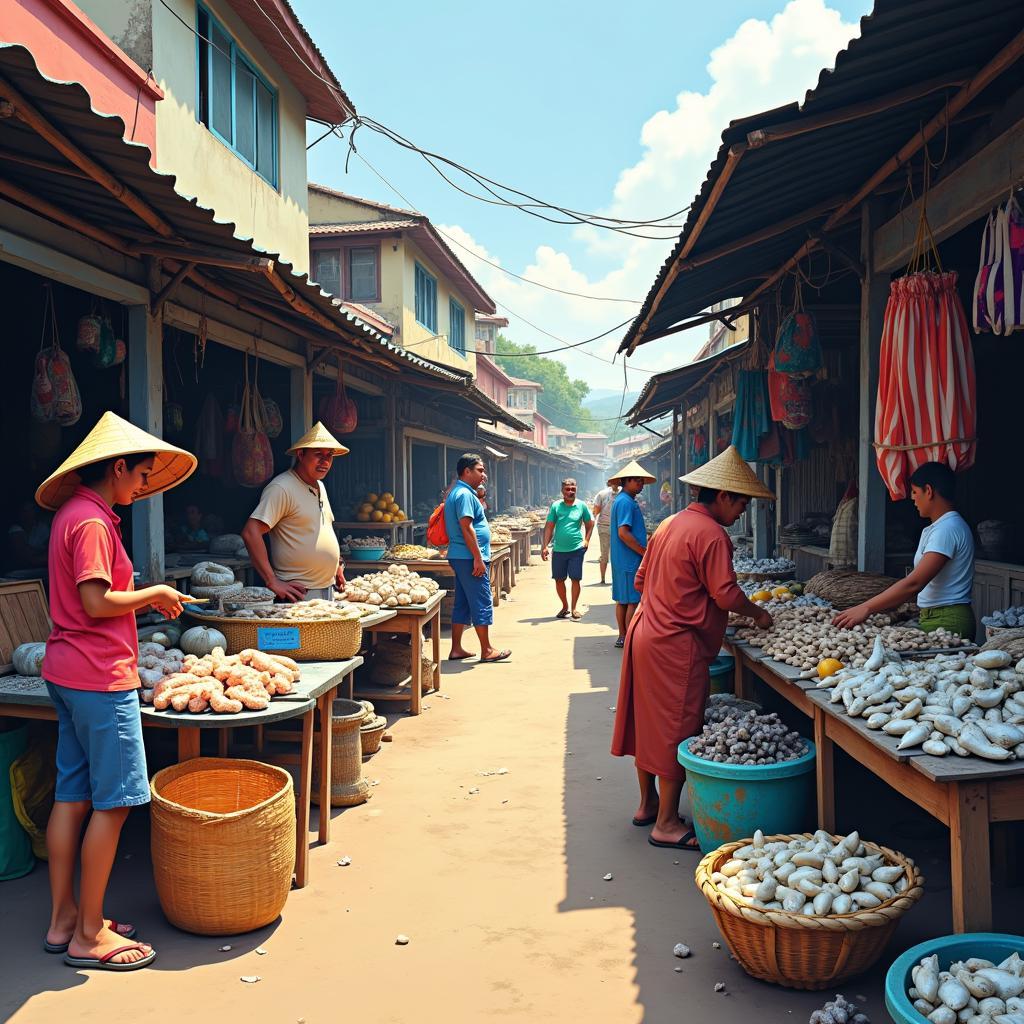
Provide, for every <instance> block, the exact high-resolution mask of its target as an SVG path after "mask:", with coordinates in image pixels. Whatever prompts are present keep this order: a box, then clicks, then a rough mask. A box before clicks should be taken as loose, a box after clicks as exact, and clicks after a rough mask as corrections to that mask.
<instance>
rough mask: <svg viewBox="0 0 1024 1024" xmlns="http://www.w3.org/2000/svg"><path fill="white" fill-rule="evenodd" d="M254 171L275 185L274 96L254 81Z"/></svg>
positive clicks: (261, 83)
mask: <svg viewBox="0 0 1024 1024" xmlns="http://www.w3.org/2000/svg"><path fill="white" fill-rule="evenodd" d="M256 170H257V171H259V172H260V174H262V175H263V177H264V178H266V179H267V181H269V182H270V184H271V185H274V186H276V185H277V107H276V104H275V103H274V94H273V93H272V92H271V91H270V90H269V89H268V88H267V87H266V86H265V85H264V84H263V82H261V81H260V80H259V79H257V80H256Z"/></svg>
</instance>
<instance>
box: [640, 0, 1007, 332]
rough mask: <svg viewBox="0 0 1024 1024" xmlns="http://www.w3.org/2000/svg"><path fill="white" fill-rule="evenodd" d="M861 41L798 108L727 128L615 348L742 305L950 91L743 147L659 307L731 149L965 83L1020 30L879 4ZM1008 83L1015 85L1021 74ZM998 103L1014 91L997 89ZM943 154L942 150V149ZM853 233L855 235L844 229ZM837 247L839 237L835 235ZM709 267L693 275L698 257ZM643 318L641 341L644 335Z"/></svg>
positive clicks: (980, 4) (979, 4) (969, 10)
mask: <svg viewBox="0 0 1024 1024" xmlns="http://www.w3.org/2000/svg"><path fill="white" fill-rule="evenodd" d="M860 25H861V35H860V37H859V38H857V39H855V40H853V41H852V42H851V43H850V45H849V46H848V47H847V48H846V49H845V50H843V51H842V52H840V53H839V54H838V55H837V57H836V62H835V67H834V69H831V70H829V69H826V70H824V71H822V73H821V75H820V78H819V80H818V84H817V86H816V87H815V88H814V89H813V90H811V91H810V92H808V93H807V96H806V97H805V99H804V102H803V104H802V105H798V104H796V103H793V104H790V105H788V106H785V107H780V108H778V109H776V110H771V111H765V112H763V113H760V114H756V115H754V116H752V117H748V118H744V119H742V120H739V121H734V122H733V123H732V124H730V126H729V127H728V128H727V129H726V130H725V131H724V132H723V133H722V145H721V148H720V149H719V152H718V155H717V157H716V158H715V161H714V162H713V163H712V165H711V167H710V169H709V171H708V175H707V178H706V180H705V181H704V184H703V186H702V188H701V190H700V193H699V194H698V196H697V197H696V199H695V200H694V203H693V205H692V207H691V208H690V211H689V214H688V216H687V219H686V223H685V225H684V227H683V231H682V233H681V234H680V236H679V241H678V243H677V244H676V246H675V248H674V249H673V252H672V254H671V255H670V256H669V258H668V259H667V260H666V262H665V263H664V265H663V266H662V268H661V270H660V271H659V273H658V275H657V277H656V279H655V281H654V284H653V285H652V287H651V290H650V292H649V294H648V295H647V298H646V300H645V301H644V304H643V306H642V307H641V308H640V311H639V313H638V314H637V317H636V319H635V320H634V322H633V323H632V324H631V326H630V328H629V330H628V331H627V332H626V335H625V337H624V339H623V341H622V344H621V345H620V351H624V350H626V349H628V348H629V347H630V345H631V344H632V343H633V342H634V341H636V343H638V344H639V343H643V341H644V340H646V339H647V338H648V336H649V335H652V334H657V333H658V332H659V331H662V330H665V329H666V328H669V327H672V326H674V325H676V324H678V323H680V322H683V321H685V320H686V319H687V318H689V317H692V316H695V315H697V314H699V313H701V312H702V311H704V310H706V309H707V308H708V307H709V306H710V305H712V304H713V303H715V302H719V301H721V300H723V299H727V298H734V297H738V296H744V295H746V294H747V293H749V292H751V291H753V289H754V288H755V287H756V286H757V285H758V284H760V283H761V282H762V281H763V280H764V279H765V278H767V277H768V276H769V275H770V274H771V273H772V272H774V271H775V270H776V269H777V268H778V267H780V266H781V265H782V264H784V263H785V262H786V261H787V260H788V259H789V258H790V257H792V256H793V255H794V253H795V252H796V251H797V250H798V249H799V248H800V246H801V245H802V244H803V243H804V242H806V241H807V238H808V231H809V230H813V229H815V228H817V227H819V226H820V225H821V224H822V223H823V222H824V221H825V220H826V218H827V216H828V212H827V206H828V204H829V203H830V201H831V204H832V207H833V208H834V207H837V206H838V205H839V204H840V201H841V200H843V199H845V198H846V197H848V196H851V195H853V194H854V193H855V192H856V190H857V189H858V188H859V187H860V186H861V185H862V184H863V183H864V182H865V181H867V180H868V178H870V176H871V175H872V174H873V173H874V172H875V171H877V170H878V168H879V167H881V166H882V165H883V164H884V162H885V161H886V160H887V159H888V158H889V157H890V156H892V154H894V153H895V152H896V151H897V150H898V149H899V148H900V147H901V146H902V145H903V144H904V143H905V142H907V140H908V139H909V138H910V137H911V136H912V135H913V133H914V131H915V130H916V129H917V128H919V127H920V125H922V124H923V123H925V122H926V121H928V120H929V119H930V118H931V117H933V116H934V115H935V114H937V113H939V112H940V111H941V110H942V107H943V104H944V102H945V96H946V95H947V94H948V93H951V92H953V91H955V88H954V87H948V88H946V89H945V90H943V89H938V88H937V89H936V90H935V91H934V92H932V93H930V94H929V95H925V96H917V97H916V98H911V99H907V100H906V101H905V102H903V103H902V104H901V105H899V106H897V107H893V108H891V109H889V110H884V111H882V112H877V113H873V114H871V115H870V116H865V117H861V118H859V119H852V120H846V121H844V122H843V123H840V124H833V125H831V126H828V127H821V128H818V129H816V130H813V131H809V132H807V133H806V134H802V135H797V136H794V137H791V138H787V139H784V140H780V141H774V142H770V143H768V144H767V145H765V146H763V147H762V148H747V149H746V150H745V152H743V153H742V155H741V156H740V157H739V159H738V163H735V166H734V169H733V170H732V171H731V177H729V178H728V183H727V184H726V186H725V188H724V191H723V192H722V194H721V196H720V198H719V199H718V202H717V204H716V205H715V207H714V210H713V212H712V213H711V215H710V217H708V218H707V222H706V223H705V224H704V225H703V227H702V228H701V229H700V232H699V235H698V236H697V239H698V240H697V241H696V243H695V244H694V245H693V246H692V248H691V250H690V252H689V253H688V254H687V257H686V259H685V260H683V261H682V267H683V269H681V271H680V273H679V274H678V276H677V277H676V278H675V280H674V281H673V282H672V283H671V285H669V286H668V289H667V291H666V293H665V295H664V296H663V297H662V298H661V299H660V300H659V299H657V295H658V292H659V290H660V289H661V288H662V285H663V283H664V282H665V281H666V280H667V279H668V278H669V276H670V274H671V272H672V270H673V267H674V265H675V264H676V262H677V260H678V259H679V258H680V256H681V253H682V251H683V250H684V248H685V247H686V245H687V242H688V240H689V239H690V236H691V235H692V234H694V232H695V228H697V225H698V223H699V222H700V221H701V219H702V217H703V215H704V211H705V207H706V206H707V205H708V202H709V200H710V199H711V197H712V194H713V192H714V191H715V190H716V185H717V183H718V182H719V179H720V178H721V177H722V176H723V172H725V171H726V170H727V167H728V166H729V164H730V150H731V149H733V147H736V146H740V147H745V146H746V145H747V142H748V135H749V134H750V133H751V132H754V131H756V130H758V129H764V128H770V127H773V126H778V125H781V124H784V123H785V124H789V123H799V122H800V121H806V120H810V119H812V118H817V117H819V116H821V115H824V114H827V113H828V112H830V111H835V110H838V109H841V108H845V107H848V106H850V105H852V104H856V103H862V102H865V101H871V100H876V99H881V98H884V97H886V96H891V95H893V94H895V93H899V92H900V91H901V90H908V89H912V87H914V86H919V85H920V84H921V83H936V84H940V83H941V82H942V81H943V80H945V81H947V82H953V81H963V80H966V79H967V78H970V77H971V75H973V74H975V73H976V72H977V71H978V70H980V69H981V68H982V67H983V66H984V65H985V64H986V63H987V62H988V61H989V60H990V59H991V58H992V57H993V56H994V55H995V54H996V53H997V52H998V51H999V50H1000V49H1001V48H1002V47H1003V46H1005V45H1006V44H1007V43H1008V42H1009V41H1010V40H1011V39H1012V38H1013V37H1014V36H1015V35H1016V34H1017V33H1018V32H1019V31H1021V29H1022V28H1024V5H1022V4H1021V3H1020V2H1019V0H877V2H876V3H875V7H874V10H873V11H872V13H871V14H870V15H868V16H866V17H864V18H862V19H861V23H860ZM1011 77H1013V79H1014V83H1013V85H1014V87H1016V85H1019V84H1020V70H1019V69H1014V71H1013V73H1012V74H1011ZM998 84H999V86H1000V93H1001V96H1003V97H1005V96H1006V95H1008V94H1009V93H1010V92H1011V91H1012V89H1011V88H1010V87H1008V86H1007V85H1006V83H1005V82H1004V81H1003V80H1000V82H999V83H998ZM975 127H976V125H972V124H960V125H957V124H954V126H953V128H952V129H951V130H950V137H949V152H950V153H953V154H955V153H956V151H957V149H958V147H959V146H960V145H962V143H963V141H964V139H965V138H966V137H967V136H968V134H969V133H970V132H972V131H973V130H974V128H975ZM940 148H941V146H940ZM735 159H736V158H735V155H734V157H733V160H735ZM815 210H818V211H820V212H818V213H817V214H816V215H813V216H806V217H805V219H804V220H803V222H802V223H793V224H791V226H789V227H788V228H786V229H785V230H782V231H779V232H778V233H777V234H774V235H772V237H769V238H765V239H764V240H762V241H759V242H757V243H756V244H752V245H749V246H747V247H745V248H740V249H738V250H737V251H734V252H732V253H729V254H721V250H723V249H725V248H727V247H729V246H731V245H735V244H736V243H737V242H741V241H742V240H743V239H745V238H749V237H750V236H753V235H756V234H757V233H759V232H761V231H763V230H766V229H770V228H772V226H778V225H782V224H785V223H786V222H790V221H794V220H795V219H796V218H799V217H800V216H801V215H804V214H808V212H809V211H815ZM852 229H853V232H856V231H857V225H856V224H853V225H852ZM839 237H840V238H841V235H840V236H839ZM702 258H703V259H706V260H708V262H704V263H703V264H702V265H692V266H690V265H689V264H691V263H693V264H698V263H700V261H701V259H702ZM648 316H650V320H649V322H648V323H647V325H646V327H645V328H644V330H643V335H642V336H639V337H638V333H639V331H640V328H641V325H643V324H644V322H645V320H646V319H647V318H648Z"/></svg>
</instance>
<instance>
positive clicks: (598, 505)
mask: <svg viewBox="0 0 1024 1024" xmlns="http://www.w3.org/2000/svg"><path fill="white" fill-rule="evenodd" d="M618 493H619V485H618V484H615V486H613V487H602V488H601V490H599V491H598V492H597V494H596V495H594V503H593V505H591V508H590V511H591V514H592V515H593V516H594V522H595V523H596V525H597V539H598V540H599V541H600V542H601V544H600V546H601V582H602V583H605V582H606V581H605V573H607V572H608V558H609V555H610V553H611V549H612V539H611V532H610V530H611V517H612V502H613V501H614V500H615V496H616V495H617V494H618Z"/></svg>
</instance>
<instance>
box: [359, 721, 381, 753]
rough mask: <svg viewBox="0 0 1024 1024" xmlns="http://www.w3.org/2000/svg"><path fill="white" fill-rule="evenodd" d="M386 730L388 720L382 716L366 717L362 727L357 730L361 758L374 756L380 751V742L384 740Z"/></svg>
mask: <svg viewBox="0 0 1024 1024" xmlns="http://www.w3.org/2000/svg"><path fill="white" fill-rule="evenodd" d="M387 728H388V720H387V719H386V718H385V717H384V716H383V715H376V716H374V717H371V716H370V715H367V716H366V718H365V720H364V723H363V726H362V728H360V730H359V742H360V744H361V747H362V751H363V757H368V756H369V755H370V754H376V753H377V751H378V750H380V744H381V740H382V739H383V738H384V733H385V732H387Z"/></svg>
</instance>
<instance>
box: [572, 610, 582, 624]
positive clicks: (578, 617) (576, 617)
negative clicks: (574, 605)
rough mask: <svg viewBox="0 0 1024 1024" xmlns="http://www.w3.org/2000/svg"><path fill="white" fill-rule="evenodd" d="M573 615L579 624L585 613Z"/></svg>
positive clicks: (574, 613)
mask: <svg viewBox="0 0 1024 1024" xmlns="http://www.w3.org/2000/svg"><path fill="white" fill-rule="evenodd" d="M571 614H572V617H573V618H574V619H576V621H577V622H578V621H579V620H580V619H582V618H583V612H572V613H571Z"/></svg>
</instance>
